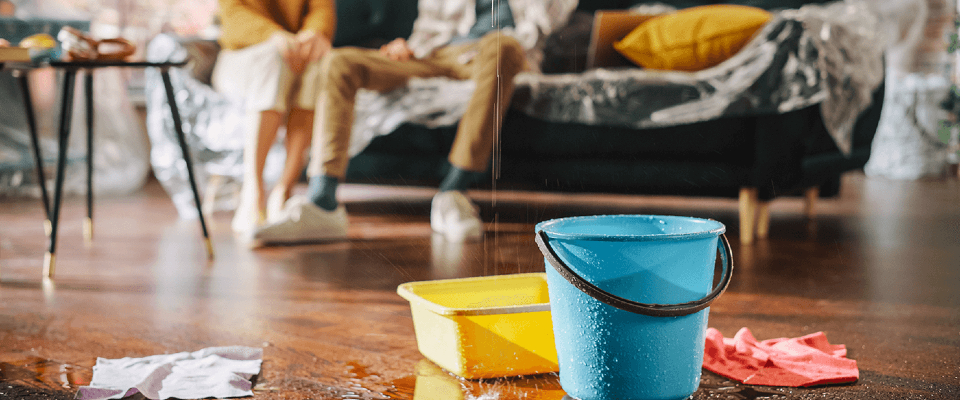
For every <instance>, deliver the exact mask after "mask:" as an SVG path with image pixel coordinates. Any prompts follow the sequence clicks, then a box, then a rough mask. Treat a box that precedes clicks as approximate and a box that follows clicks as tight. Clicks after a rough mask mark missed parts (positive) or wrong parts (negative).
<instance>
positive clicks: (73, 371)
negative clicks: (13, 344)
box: [0, 355, 93, 391]
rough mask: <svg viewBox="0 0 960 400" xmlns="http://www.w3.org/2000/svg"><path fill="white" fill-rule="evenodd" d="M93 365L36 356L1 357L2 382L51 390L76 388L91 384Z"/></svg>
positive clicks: (0, 376) (0, 379)
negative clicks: (68, 362) (80, 364)
mask: <svg viewBox="0 0 960 400" xmlns="http://www.w3.org/2000/svg"><path fill="white" fill-rule="evenodd" d="M92 377H93V369H92V368H91V367H83V366H78V365H71V364H66V363H62V362H58V361H54V360H46V359H43V358H40V357H34V356H22V355H20V356H15V357H4V358H0V382H4V383H17V384H21V385H25V386H30V387H36V388H42V389H50V390H71V391H73V390H76V389H77V388H78V387H80V386H84V385H88V384H90V379H91V378H92Z"/></svg>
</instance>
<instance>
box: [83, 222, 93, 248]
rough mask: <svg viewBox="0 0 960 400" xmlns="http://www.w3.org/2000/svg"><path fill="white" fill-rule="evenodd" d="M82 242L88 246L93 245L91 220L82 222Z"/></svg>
mask: <svg viewBox="0 0 960 400" xmlns="http://www.w3.org/2000/svg"><path fill="white" fill-rule="evenodd" d="M83 240H84V242H86V243H87V244H88V245H89V244H92V243H93V218H87V219H85V220H83Z"/></svg>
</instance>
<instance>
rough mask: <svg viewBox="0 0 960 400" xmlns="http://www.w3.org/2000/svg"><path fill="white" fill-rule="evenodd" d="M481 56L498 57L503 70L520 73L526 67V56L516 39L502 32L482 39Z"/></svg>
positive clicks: (480, 44)
mask: <svg viewBox="0 0 960 400" xmlns="http://www.w3.org/2000/svg"><path fill="white" fill-rule="evenodd" d="M479 46H480V54H484V55H485V56H487V57H496V59H497V60H498V62H499V64H500V67H501V69H510V70H514V72H520V71H521V70H523V69H524V67H525V66H526V54H525V53H524V50H523V46H521V45H520V42H518V41H517V39H516V38H514V37H513V36H510V35H505V34H503V33H502V32H493V33H490V34H487V35H485V36H484V37H482V38H481V39H480V43H479Z"/></svg>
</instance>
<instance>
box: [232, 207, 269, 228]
mask: <svg viewBox="0 0 960 400" xmlns="http://www.w3.org/2000/svg"><path fill="white" fill-rule="evenodd" d="M264 221H265V217H264V215H263V213H262V212H261V211H260V210H258V209H257V206H256V205H255V204H254V203H253V202H252V201H244V200H241V201H240V204H239V205H238V206H237V209H236V211H234V212H233V220H232V221H230V227H231V228H233V231H234V232H236V233H238V234H241V235H250V234H252V233H253V231H254V229H257V227H258V226H260V225H261V224H263V223H264Z"/></svg>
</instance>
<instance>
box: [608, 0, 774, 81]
mask: <svg viewBox="0 0 960 400" xmlns="http://www.w3.org/2000/svg"><path fill="white" fill-rule="evenodd" d="M769 20H770V13H769V12H767V11H766V10H763V9H760V8H755V7H749V6H740V5H732V4H717V5H708V6H700V7H693V8H687V9H683V10H680V11H678V12H676V13H673V14H667V15H662V16H659V17H656V18H653V19H651V20H648V21H646V22H644V23H642V24H640V26H638V27H636V28H635V29H634V30H633V31H632V32H630V33H629V34H627V36H626V37H624V38H623V40H621V41H619V42H616V43H614V44H613V47H614V48H615V49H616V50H617V51H618V52H620V54H623V55H624V56H625V57H627V58H628V59H630V60H631V61H633V62H634V63H636V64H637V65H639V66H641V67H644V68H652V69H668V70H678V71H699V70H702V69H706V68H710V67H712V66H714V65H717V64H720V63H721V62H723V61H724V60H726V59H728V58H730V57H732V56H733V55H734V54H737V52H738V51H740V49H742V48H743V46H745V45H746V44H747V42H749V41H750V39H752V38H753V35H754V34H755V33H756V32H757V30H759V29H760V28H761V27H763V25H764V24H766V23H767V21H769Z"/></svg>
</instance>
